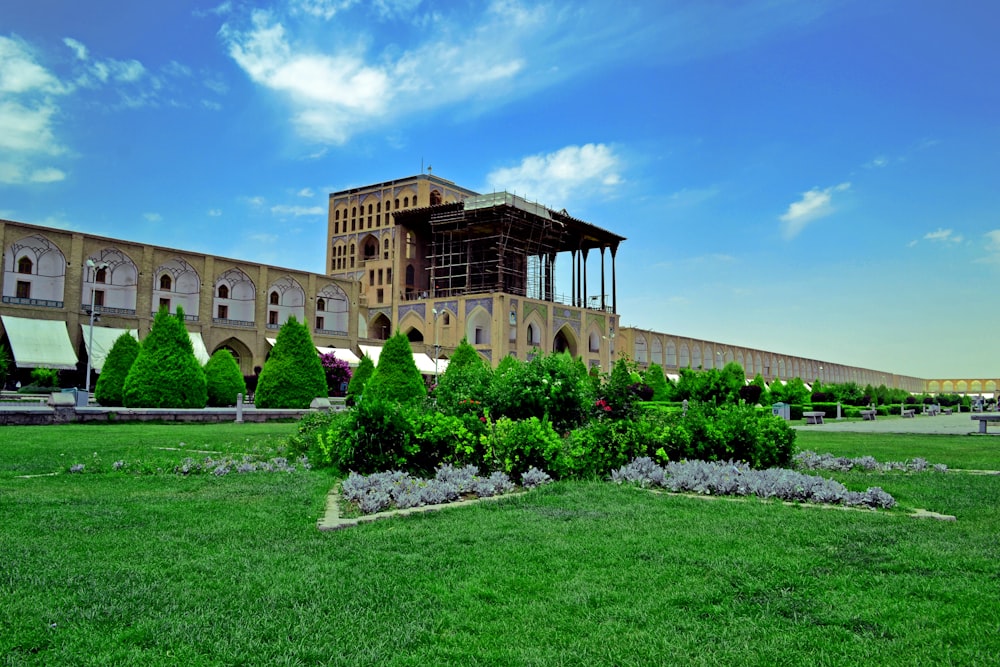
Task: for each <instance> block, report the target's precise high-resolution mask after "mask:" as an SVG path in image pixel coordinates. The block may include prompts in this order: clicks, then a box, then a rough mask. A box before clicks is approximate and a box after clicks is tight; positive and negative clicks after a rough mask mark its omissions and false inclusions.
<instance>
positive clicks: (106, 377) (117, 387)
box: [94, 331, 141, 407]
mask: <svg viewBox="0 0 1000 667" xmlns="http://www.w3.org/2000/svg"><path fill="white" fill-rule="evenodd" d="M140 349H141V347H140V345H139V341H137V340H136V339H135V338H133V337H132V334H130V333H128V332H127V331H126V332H125V333H123V334H122V335H121V336H119V337H118V338H117V339H116V340H115V343H114V345H112V346H111V350H110V351H109V352H108V356H107V358H105V360H104V367H103V368H101V373H100V375H98V376H97V384H96V385H95V386H94V400H96V401H97V403H98V404H99V405H103V406H107V407H118V406H121V405H124V400H125V379H126V378H128V372H129V371H130V370H132V364H134V363H135V360H136V359H137V358H138V357H139V351H140Z"/></svg>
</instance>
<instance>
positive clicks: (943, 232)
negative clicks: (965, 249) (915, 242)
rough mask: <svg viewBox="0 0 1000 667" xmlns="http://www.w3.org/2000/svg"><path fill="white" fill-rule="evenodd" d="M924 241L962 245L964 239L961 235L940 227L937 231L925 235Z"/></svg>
mask: <svg viewBox="0 0 1000 667" xmlns="http://www.w3.org/2000/svg"><path fill="white" fill-rule="evenodd" d="M924 240H926V241H936V242H938V243H961V242H962V241H963V240H964V238H963V237H962V235H961V234H955V233H954V232H953V231H952V230H950V229H941V228H940V227H939V228H938V229H937V231H933V232H928V233H926V234H924Z"/></svg>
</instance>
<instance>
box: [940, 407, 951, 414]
mask: <svg viewBox="0 0 1000 667" xmlns="http://www.w3.org/2000/svg"><path fill="white" fill-rule="evenodd" d="M941 412H943V413H944V414H946V415H950V414H951V413H952V409H951V408H942V409H941Z"/></svg>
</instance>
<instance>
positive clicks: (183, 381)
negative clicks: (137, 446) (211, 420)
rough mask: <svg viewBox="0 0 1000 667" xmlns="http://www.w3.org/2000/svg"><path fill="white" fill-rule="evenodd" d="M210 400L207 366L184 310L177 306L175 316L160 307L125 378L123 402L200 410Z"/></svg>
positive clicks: (129, 405)
mask: <svg viewBox="0 0 1000 667" xmlns="http://www.w3.org/2000/svg"><path fill="white" fill-rule="evenodd" d="M207 402H208V394H207V391H206V388H205V369H203V368H202V367H201V364H199V363H198V360H197V359H196V358H195V356H194V348H193V347H192V346H191V338H190V336H188V332H187V329H185V328H184V311H183V309H181V308H177V315H176V317H175V316H173V315H171V314H170V313H169V312H168V311H167V309H166V308H161V309H160V312H158V313H157V314H156V317H155V318H154V319H153V326H152V328H151V329H150V331H149V335H147V336H146V339H145V340H144V341H142V345H141V346H140V349H139V355H138V356H137V357H136V359H135V363H133V364H132V367H131V368H130V369H129V372H128V375H127V376H126V378H125V386H124V389H123V390H122V403H124V405H125V407H129V408H199V409H200V408H204V407H205V404H206V403H207Z"/></svg>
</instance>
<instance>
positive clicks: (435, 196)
mask: <svg viewBox="0 0 1000 667" xmlns="http://www.w3.org/2000/svg"><path fill="white" fill-rule="evenodd" d="M440 203H441V193H440V192H438V191H437V190H431V206H436V205H437V204H440Z"/></svg>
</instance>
